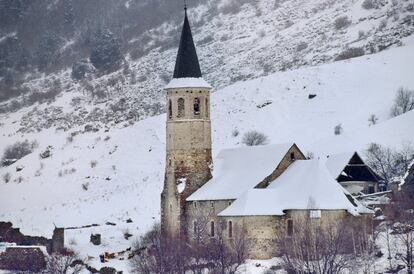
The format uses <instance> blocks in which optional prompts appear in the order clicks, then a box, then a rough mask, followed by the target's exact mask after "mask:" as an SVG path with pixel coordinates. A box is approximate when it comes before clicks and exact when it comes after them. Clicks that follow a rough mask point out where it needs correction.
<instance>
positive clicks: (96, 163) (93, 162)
mask: <svg viewBox="0 0 414 274" xmlns="http://www.w3.org/2000/svg"><path fill="white" fill-rule="evenodd" d="M90 165H91V168H95V167H96V166H97V165H98V161H96V160H92V161H91V162H90Z"/></svg>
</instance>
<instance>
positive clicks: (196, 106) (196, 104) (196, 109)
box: [194, 98, 200, 115]
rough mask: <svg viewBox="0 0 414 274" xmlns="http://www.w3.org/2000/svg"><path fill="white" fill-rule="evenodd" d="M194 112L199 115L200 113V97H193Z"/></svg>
mask: <svg viewBox="0 0 414 274" xmlns="http://www.w3.org/2000/svg"><path fill="white" fill-rule="evenodd" d="M194 114H195V115H199V114H200V99H199V98H194Z"/></svg>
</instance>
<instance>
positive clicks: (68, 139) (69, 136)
mask: <svg viewBox="0 0 414 274" xmlns="http://www.w3.org/2000/svg"><path fill="white" fill-rule="evenodd" d="M73 139H74V137H73V135H72V134H69V135H68V137H66V142H67V143H72V142H73Z"/></svg>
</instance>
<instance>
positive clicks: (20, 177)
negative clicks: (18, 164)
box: [16, 176, 24, 184]
mask: <svg viewBox="0 0 414 274" xmlns="http://www.w3.org/2000/svg"><path fill="white" fill-rule="evenodd" d="M23 181H24V178H23V177H22V176H19V177H17V179H16V182H17V183H18V184H20V183H22V182H23Z"/></svg>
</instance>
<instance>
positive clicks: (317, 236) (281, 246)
mask: <svg viewBox="0 0 414 274" xmlns="http://www.w3.org/2000/svg"><path fill="white" fill-rule="evenodd" d="M294 224H295V225H294V229H293V232H292V234H291V235H288V233H287V231H283V230H282V231H281V233H280V234H279V235H278V239H277V246H278V249H277V251H278V252H279V253H280V255H281V256H282V259H283V262H284V267H285V269H286V270H287V271H288V273H315V274H322V273H332V274H335V273H342V272H343V271H346V270H348V271H350V272H353V271H352V267H353V264H354V263H355V260H356V258H359V257H361V256H363V255H364V254H368V255H369V256H370V257H372V256H373V254H374V251H375V245H374V242H373V240H372V237H370V234H371V233H372V231H371V229H370V226H368V225H367V224H365V223H364V221H363V220H361V221H354V222H352V224H351V223H349V222H345V221H332V220H331V221H329V222H324V223H323V222H322V221H321V220H313V219H310V218H307V217H305V216H302V217H297V218H295V219H294ZM367 246H369V248H368V247H367Z"/></svg>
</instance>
